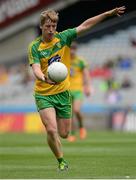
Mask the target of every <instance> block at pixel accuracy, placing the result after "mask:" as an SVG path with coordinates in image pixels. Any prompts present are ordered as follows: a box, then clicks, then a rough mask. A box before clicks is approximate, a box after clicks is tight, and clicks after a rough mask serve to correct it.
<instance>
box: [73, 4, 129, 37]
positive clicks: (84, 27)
mask: <svg viewBox="0 0 136 180" xmlns="http://www.w3.org/2000/svg"><path fill="white" fill-rule="evenodd" d="M125 9H126V8H125V6H121V7H117V8H114V9H112V10H109V11H106V12H104V13H102V14H99V15H97V16H94V17H92V18H89V19H87V20H86V21H84V22H83V23H82V24H80V25H79V26H78V27H76V31H77V36H80V35H81V34H82V33H84V32H87V31H89V30H90V29H91V28H92V27H93V26H94V25H96V24H97V23H99V22H101V21H103V20H104V19H106V18H107V17H109V16H120V15H121V14H123V13H124V12H125Z"/></svg>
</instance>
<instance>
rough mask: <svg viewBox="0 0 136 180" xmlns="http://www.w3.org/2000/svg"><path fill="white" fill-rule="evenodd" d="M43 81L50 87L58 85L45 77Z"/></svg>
mask: <svg viewBox="0 0 136 180" xmlns="http://www.w3.org/2000/svg"><path fill="white" fill-rule="evenodd" d="M44 80H45V82H46V83H48V84H51V85H57V84H58V83H56V82H53V81H52V80H50V79H49V78H48V77H45V76H44Z"/></svg>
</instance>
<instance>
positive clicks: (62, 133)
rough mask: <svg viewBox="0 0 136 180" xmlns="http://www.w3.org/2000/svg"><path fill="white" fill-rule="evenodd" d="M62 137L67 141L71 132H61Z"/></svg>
mask: <svg viewBox="0 0 136 180" xmlns="http://www.w3.org/2000/svg"><path fill="white" fill-rule="evenodd" d="M59 135H60V137H62V138H64V139H66V138H67V137H68V135H69V131H61V132H59Z"/></svg>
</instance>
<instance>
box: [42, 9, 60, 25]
mask: <svg viewBox="0 0 136 180" xmlns="http://www.w3.org/2000/svg"><path fill="white" fill-rule="evenodd" d="M48 19H50V20H51V21H53V22H58V20H59V14H58V13H57V12H56V11H54V10H50V9H48V10H46V11H43V12H42V13H41V15H40V26H43V24H44V23H45V21H46V20H48Z"/></svg>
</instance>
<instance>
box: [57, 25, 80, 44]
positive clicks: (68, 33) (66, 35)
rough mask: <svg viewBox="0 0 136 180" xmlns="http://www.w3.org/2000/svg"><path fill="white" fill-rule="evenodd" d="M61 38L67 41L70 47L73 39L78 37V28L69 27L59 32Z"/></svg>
mask: <svg viewBox="0 0 136 180" xmlns="http://www.w3.org/2000/svg"><path fill="white" fill-rule="evenodd" d="M59 34H60V36H61V38H62V39H63V40H64V41H65V43H66V45H67V46H69V47H70V45H71V43H72V41H73V40H74V39H75V38H76V37H77V32H76V28H73V29H67V30H65V31H63V32H61V33H59Z"/></svg>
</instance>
